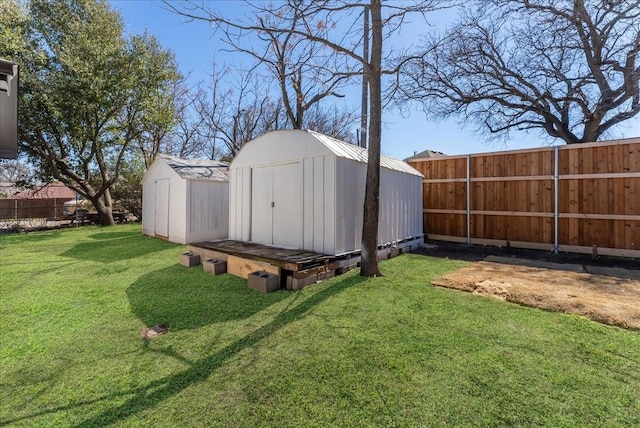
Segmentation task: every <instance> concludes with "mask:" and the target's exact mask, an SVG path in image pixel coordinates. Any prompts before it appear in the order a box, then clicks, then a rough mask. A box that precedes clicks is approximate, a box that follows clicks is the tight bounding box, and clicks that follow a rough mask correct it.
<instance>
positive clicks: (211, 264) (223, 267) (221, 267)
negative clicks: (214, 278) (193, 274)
mask: <svg viewBox="0 0 640 428" xmlns="http://www.w3.org/2000/svg"><path fill="white" fill-rule="evenodd" d="M202 268H203V270H204V271H205V272H208V273H210V274H211V275H222V274H223V273H227V262H225V261H223V260H218V259H208V260H205V261H204V262H202Z"/></svg>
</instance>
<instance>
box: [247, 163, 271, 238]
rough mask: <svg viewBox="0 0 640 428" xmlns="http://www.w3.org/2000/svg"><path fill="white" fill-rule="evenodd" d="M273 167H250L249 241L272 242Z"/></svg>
mask: <svg viewBox="0 0 640 428" xmlns="http://www.w3.org/2000/svg"><path fill="white" fill-rule="evenodd" d="M272 201H273V167H272V166H263V167H260V168H251V241H252V242H258V243H260V244H271V243H273V209H271V202H272Z"/></svg>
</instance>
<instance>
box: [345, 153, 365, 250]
mask: <svg viewBox="0 0 640 428" xmlns="http://www.w3.org/2000/svg"><path fill="white" fill-rule="evenodd" d="M346 164H347V165H348V168H349V169H350V177H349V181H350V182H351V186H350V187H348V188H350V189H352V190H351V193H350V194H348V195H347V197H348V198H349V200H350V201H351V204H352V208H351V209H352V214H351V215H352V218H353V226H351V227H352V230H351V241H350V244H351V246H350V247H349V248H348V249H347V251H357V250H360V248H361V247H362V217H363V215H364V191H365V187H366V181H367V165H366V164H363V163H359V162H355V161H346Z"/></svg>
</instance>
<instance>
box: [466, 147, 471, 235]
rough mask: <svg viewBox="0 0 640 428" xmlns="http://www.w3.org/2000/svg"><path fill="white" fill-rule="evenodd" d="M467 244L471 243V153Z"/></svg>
mask: <svg viewBox="0 0 640 428" xmlns="http://www.w3.org/2000/svg"><path fill="white" fill-rule="evenodd" d="M467 245H471V155H467Z"/></svg>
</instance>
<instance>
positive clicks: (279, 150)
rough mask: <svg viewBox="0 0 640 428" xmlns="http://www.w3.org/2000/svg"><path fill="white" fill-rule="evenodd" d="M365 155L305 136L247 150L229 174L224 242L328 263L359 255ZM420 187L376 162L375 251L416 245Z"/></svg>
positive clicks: (281, 137)
mask: <svg viewBox="0 0 640 428" xmlns="http://www.w3.org/2000/svg"><path fill="white" fill-rule="evenodd" d="M367 154H368V153H367V150H365V149H363V148H361V147H357V146H354V145H351V144H347V143H344V142H342V141H338V140H336V139H334V138H331V137H328V136H326V135H322V134H319V133H316V132H313V131H307V130H292V131H272V132H269V133H267V134H265V135H263V136H261V137H258V138H256V139H255V140H252V141H250V142H248V143H247V144H246V145H245V146H244V147H243V148H242V150H240V153H238V155H237V156H236V157H235V159H234V160H233V162H231V166H230V190H229V219H230V221H229V238H230V239H235V240H240V241H251V242H257V243H261V244H267V245H274V246H279V247H287V248H297V249H304V250H308V251H316V252H319V253H323V254H328V255H340V254H346V253H351V252H355V251H359V250H360V247H361V236H362V213H363V204H364V191H365V180H366V170H367ZM422 179H423V176H422V174H420V172H418V171H417V170H415V169H414V168H412V167H411V166H409V165H408V164H406V163H404V162H402V161H401V160H398V159H393V158H390V157H387V156H382V158H381V169H380V218H379V229H378V244H379V245H387V244H393V243H396V242H398V241H404V240H407V239H415V238H418V239H422V236H423V231H422Z"/></svg>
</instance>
